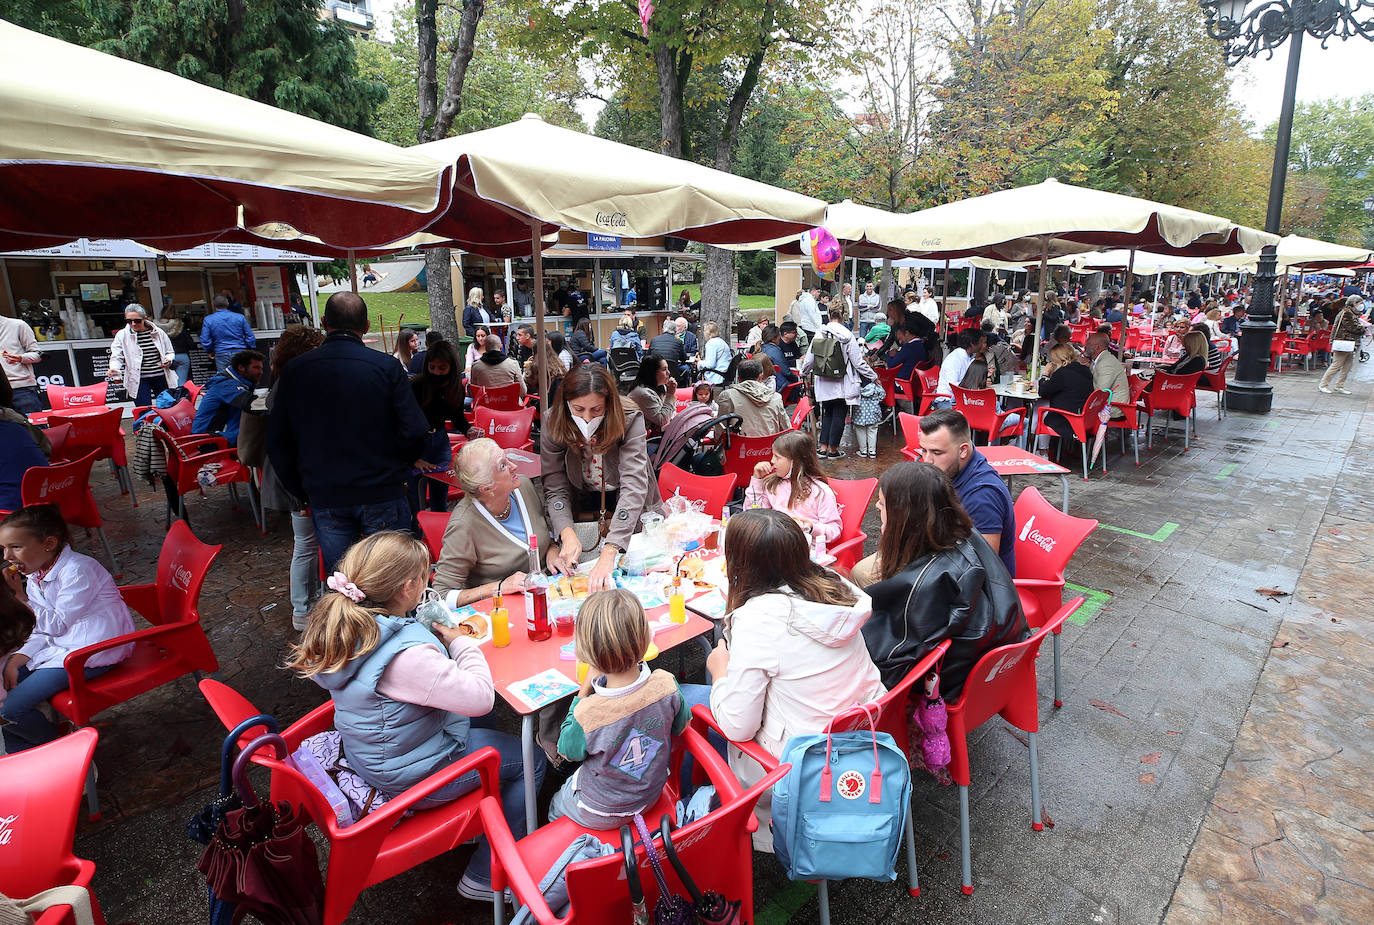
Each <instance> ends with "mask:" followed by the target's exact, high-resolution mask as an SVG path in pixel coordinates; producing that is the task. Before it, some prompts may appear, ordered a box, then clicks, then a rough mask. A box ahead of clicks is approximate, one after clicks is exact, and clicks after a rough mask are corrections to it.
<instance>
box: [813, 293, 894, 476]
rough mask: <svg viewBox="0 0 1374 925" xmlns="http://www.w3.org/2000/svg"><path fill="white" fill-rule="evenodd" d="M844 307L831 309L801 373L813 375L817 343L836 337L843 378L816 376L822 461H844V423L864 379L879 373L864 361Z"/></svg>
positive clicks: (817, 334) (876, 375)
mask: <svg viewBox="0 0 1374 925" xmlns="http://www.w3.org/2000/svg"><path fill="white" fill-rule="evenodd" d="M844 317H845V314H844V308H843V307H842V306H838V305H837V306H835V307H834V308H832V309H830V321H829V322H827V323H826V324H825V325H824V326H823V327H822V328H821V329H820V331H818V332H817V333H816V337H815V338H814V339H813V340H812V341H811V348H810V350H808V351H807V354H806V356H804V357H802V360H801V369H800V372H801V374H802V375H803V376H805V375H806V374H807V373H809V372H811V370H812V368H813V367H814V366H815V362H816V354H815V350H816V341H818V340H821V339H822V338H825V337H833V338H834V339H835V340H837V341H839V342H840V349H841V350H842V351H843V353H844V378H842V379H835V378H830V377H827V376H821V375H817V376H816V377H815V390H816V403H817V404H819V405H820V408H821V433H820V440H819V442H820V445H821V448H820V451H819V453H818V455H819V456H820V458H821V459H842V458H844V454H843V453H841V452H840V439H841V438H842V437H843V436H844V422H845V418H846V417H847V416H848V415H849V406H850V405H854V406H856V407H857V406H858V404H859V389H860V388H861V387H862V386H863V380H865V379H877V378H878V374H877V373H875V372H874V371H873V367H872V366H869V365H868V360H866V359H864V348H863V342H862V341H860V340H859V339H858V338H857V337H855V336H854V332H853V331H851V330H849V328H847V327H845V326H844Z"/></svg>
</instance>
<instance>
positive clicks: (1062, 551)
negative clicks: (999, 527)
mask: <svg viewBox="0 0 1374 925" xmlns="http://www.w3.org/2000/svg"><path fill="white" fill-rule="evenodd" d="M1096 529H1097V521H1095V520H1091V519H1089V518H1086V517H1074V516H1072V515H1070V514H1065V513H1064V512H1063V511H1061V510H1059V508H1057V507H1055V506H1054V505H1053V504H1050V503H1049V502H1048V501H1046V500H1045V496H1044V495H1042V494H1040V492H1039V490H1038V489H1035V488H1025V489H1022V491H1021V494H1019V495H1017V497H1016V575H1017V577H1018V578H1039V579H1043V580H1046V581H1059V582H1062V581H1063V580H1064V568H1065V566H1067V565H1068V564H1069V559H1071V558H1072V557H1073V554H1074V553H1075V552H1076V551H1077V550H1078V547H1079V546H1082V545H1083V541H1084V540H1086V539H1087V538H1088V534H1090V533H1092V532H1093V531H1094V530H1096Z"/></svg>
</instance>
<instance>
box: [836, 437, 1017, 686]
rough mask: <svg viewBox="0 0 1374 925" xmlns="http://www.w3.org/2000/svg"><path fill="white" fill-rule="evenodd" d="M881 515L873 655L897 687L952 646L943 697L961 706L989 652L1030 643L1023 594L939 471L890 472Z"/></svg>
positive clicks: (943, 673) (868, 635) (883, 485)
mask: <svg viewBox="0 0 1374 925" xmlns="http://www.w3.org/2000/svg"><path fill="white" fill-rule="evenodd" d="M878 513H879V515H880V516H881V517H882V523H883V532H882V538H881V539H880V540H879V541H878V563H877V567H878V581H877V583H876V584H873V585H870V586H869V587H867V588H865V589H864V590H866V591H867V592H868V594H869V596H870V597H872V598H873V616H872V617H870V618H869V620H868V622H867V623H866V624H864V628H863V635H864V642H865V643H867V645H868V653H869V655H871V656H872V657H873V662H874V664H876V665H877V666H878V670H879V671H880V672H881V673H882V678H883V684H885V685H887V687H889V688H892V687H894V686H896V684H897V683H898V682H899V681H901V679H902V678H903V676H905V675H906V673H907V671H909V670H910V669H911V667H912V666H913V665H915V664H916V662H917V661H919V660H920V659H921V658H922V657H923V656H924V655H925V654H926V653H928V652H929V651H930V650H931V649H933V648H935V647H936V646H937V645H939V644H940V642H942V641H943V640H945V639H949V640H951V641H952V644H951V646H950V648H949V652H948V653H946V655H945V658H944V663H943V666H942V667H941V669H940V693H941V694H942V695H943V696H944V698H945V699H946V700H953V699H954V698H956V697H958V696H959V693H960V691H962V690H963V687H964V680H965V679H966V678H967V677H968V673H969V672H970V671H971V670H972V669H973V666H974V665H975V664H976V663H977V661H978V659H979V658H980V657H981V656H982V655H983V653H985V652H987V651H989V650H990V649H995V648H997V647H998V646H1003V645H1007V644H1008V643H1013V642H1020V641H1021V640H1022V639H1025V638H1026V637H1027V636H1028V635H1030V630H1029V629H1028V628H1027V626H1026V618H1025V616H1024V615H1023V614H1022V612H1021V602H1020V600H1019V599H1018V598H1017V596H1016V587H1015V586H1014V585H1013V584H1012V581H1011V576H1009V575H1008V574H1007V570H1006V568H1005V567H1004V566H1003V565H1002V560H1001V559H999V558H997V553H995V552H993V550H992V547H991V546H989V545H988V543H987V541H986V540H985V539H983V537H982V536H980V535H979V534H978V532H977V531H976V530H974V529H973V522H972V521H971V520H970V519H969V516H968V514H967V513H966V512H965V511H964V507H963V505H962V504H960V503H959V497H958V495H956V494H955V492H954V486H953V485H952V484H950V481H949V478H948V477H947V476H946V475H945V474H944V473H943V472H941V471H940V470H939V469H938V468H936V467H935V466H932V465H930V464H928V463H917V462H904V463H900V464H898V465H896V466H893V467H891V468H889V469H888V470H887V471H886V472H884V473H883V475H882V478H881V480H880V481H879V482H878Z"/></svg>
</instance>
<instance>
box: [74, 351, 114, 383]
mask: <svg viewBox="0 0 1374 925" xmlns="http://www.w3.org/2000/svg"><path fill="white" fill-rule="evenodd" d="M72 358H73V360H74V367H75V369H74V372H75V373H76V381H77V384H79V385H95V384H96V383H97V382H103V381H104V379H105V373H107V372H108V371H109V369H110V348H108V347H73V348H72Z"/></svg>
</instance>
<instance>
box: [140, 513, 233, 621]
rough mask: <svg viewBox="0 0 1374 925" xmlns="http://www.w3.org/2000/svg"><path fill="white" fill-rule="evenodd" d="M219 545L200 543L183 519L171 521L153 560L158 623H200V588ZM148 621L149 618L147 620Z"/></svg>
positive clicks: (217, 552) (219, 548) (221, 547)
mask: <svg viewBox="0 0 1374 925" xmlns="http://www.w3.org/2000/svg"><path fill="white" fill-rule="evenodd" d="M223 548H224V547H223V546H211V545H209V544H208V543H202V542H201V541H200V540H199V539H197V538H196V535H195V534H194V533H192V532H191V528H190V527H188V526H187V525H186V521H184V520H176V521H173V522H172V526H171V529H169V530H168V531H167V538H166V539H164V540H163V541H162V551H161V552H160V553H159V554H158V557H157V603H158V611H159V617H160V619H161V622H163V623H183V622H186V623H194V622H197V621H199V620H200V589H201V586H202V585H204V584H205V576H206V575H207V574H208V573H209V571H210V563H212V562H214V561H215V557H216V556H218V555H219V553H220V550H221V549H223ZM149 619H151V617H150V618H149Z"/></svg>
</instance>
